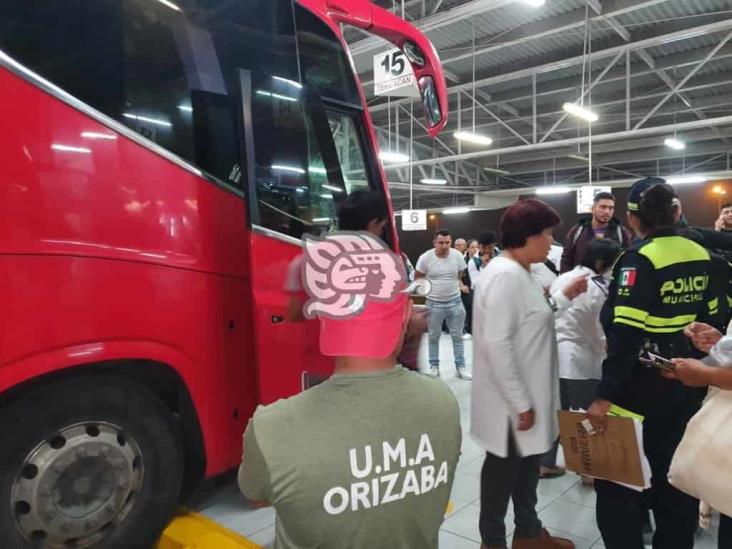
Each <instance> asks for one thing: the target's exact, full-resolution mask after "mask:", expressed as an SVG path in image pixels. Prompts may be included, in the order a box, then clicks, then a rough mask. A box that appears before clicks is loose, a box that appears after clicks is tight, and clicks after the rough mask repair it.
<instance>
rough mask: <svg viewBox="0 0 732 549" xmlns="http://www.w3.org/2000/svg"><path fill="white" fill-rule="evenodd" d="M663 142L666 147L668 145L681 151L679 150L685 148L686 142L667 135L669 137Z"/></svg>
mask: <svg viewBox="0 0 732 549" xmlns="http://www.w3.org/2000/svg"><path fill="white" fill-rule="evenodd" d="M663 144H664V145H666V146H667V147H670V148H672V149H674V150H676V151H681V150H684V149H685V148H686V143H684V142H683V141H679V140H678V139H676V138H675V137H669V138H667V139H666V140H665V141H664V142H663Z"/></svg>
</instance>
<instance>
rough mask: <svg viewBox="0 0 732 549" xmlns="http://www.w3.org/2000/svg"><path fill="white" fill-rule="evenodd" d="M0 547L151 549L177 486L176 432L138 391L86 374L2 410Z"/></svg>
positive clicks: (123, 381)
mask: <svg viewBox="0 0 732 549" xmlns="http://www.w3.org/2000/svg"><path fill="white" fill-rule="evenodd" d="M0 429H2V435H1V436H2V444H0V547H2V548H3V549H28V548H35V547H43V548H48V549H57V548H59V549H60V548H68V547H90V548H95V549H96V548H104V549H136V548H140V549H143V548H144V549H149V548H150V547H153V546H154V544H155V542H156V540H157V539H158V537H159V536H160V533H161V532H162V530H163V529H164V528H165V526H166V525H167V524H168V522H169V521H170V519H171V517H172V515H173V512H174V510H175V506H176V504H177V502H178V496H179V492H180V487H181V482H182V471H183V456H182V444H181V435H180V432H179V428H178V426H177V424H176V422H175V420H174V418H173V416H172V414H171V412H170V411H169V410H168V409H167V408H166V407H165V406H164V405H163V403H162V402H161V401H160V400H159V399H158V398H156V397H155V395H154V394H153V393H152V392H151V391H150V390H149V389H148V388H147V387H145V386H144V385H142V384H140V383H138V382H136V381H132V380H130V379H127V378H125V377H123V376H116V375H109V374H101V373H100V374H87V375H84V376H82V377H77V378H70V379H66V380H61V381H57V382H52V383H50V384H46V385H43V386H40V387H37V388H34V389H30V390H28V391H27V392H26V393H24V394H21V396H19V397H18V398H16V399H14V400H12V401H10V402H9V403H8V404H7V405H5V406H4V407H3V408H1V409H0Z"/></svg>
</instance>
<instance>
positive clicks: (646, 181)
mask: <svg viewBox="0 0 732 549" xmlns="http://www.w3.org/2000/svg"><path fill="white" fill-rule="evenodd" d="M659 183H666V180H665V179H663V178H662V177H644V178H643V179H639V180H638V181H636V182H635V183H633V186H632V187H631V188H630V192H629V193H628V210H629V211H631V212H637V211H638V208H639V207H640V201H641V198H643V195H644V194H645V192H646V191H647V190H648V189H650V188H651V187H653V186H654V185H658V184H659Z"/></svg>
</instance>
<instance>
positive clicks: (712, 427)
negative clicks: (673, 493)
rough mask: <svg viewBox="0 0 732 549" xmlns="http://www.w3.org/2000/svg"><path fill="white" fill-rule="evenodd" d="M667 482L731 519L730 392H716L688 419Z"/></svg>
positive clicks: (731, 435)
mask: <svg viewBox="0 0 732 549" xmlns="http://www.w3.org/2000/svg"><path fill="white" fill-rule="evenodd" d="M668 479H669V482H670V483H671V484H672V485H673V486H675V487H676V488H678V489H679V490H681V491H682V492H685V493H687V494H689V495H691V496H694V497H695V498H698V499H701V500H703V501H706V502H707V503H709V505H711V506H712V507H713V508H714V509H717V510H718V511H720V512H721V513H723V514H725V515H727V516H732V391H719V392H718V393H717V394H716V395H714V396H713V397H712V398H710V399H709V400H708V401H707V402H706V404H704V406H703V407H702V409H701V410H699V412H697V414H696V415H695V416H694V417H693V418H691V421H689V425H688V426H687V427H686V433H684V438H683V439H682V440H681V443H680V444H679V447H678V448H677V449H676V454H675V455H674V458H673V461H672V462H671V467H670V469H669V473H668Z"/></svg>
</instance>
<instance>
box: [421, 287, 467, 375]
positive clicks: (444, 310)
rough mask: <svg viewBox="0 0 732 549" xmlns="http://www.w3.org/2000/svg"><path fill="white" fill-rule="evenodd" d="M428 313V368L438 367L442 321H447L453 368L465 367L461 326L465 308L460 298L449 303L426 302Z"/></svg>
mask: <svg viewBox="0 0 732 549" xmlns="http://www.w3.org/2000/svg"><path fill="white" fill-rule="evenodd" d="M427 308H428V309H429V311H430V319H429V355H430V366H431V367H433V368H437V367H438V366H439V365H440V336H441V335H442V321H443V320H445V321H447V329H448V330H449V331H450V337H452V351H453V353H454V355H455V367H456V368H464V367H465V355H464V353H463V326H465V307H463V301H462V299H460V296H458V297H456V298H455V299H453V300H451V301H432V300H431V299H428V300H427Z"/></svg>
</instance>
